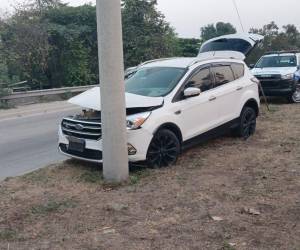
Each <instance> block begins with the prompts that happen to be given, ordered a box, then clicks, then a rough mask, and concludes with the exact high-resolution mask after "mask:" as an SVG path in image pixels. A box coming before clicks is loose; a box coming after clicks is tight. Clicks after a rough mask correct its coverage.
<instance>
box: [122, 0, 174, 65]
mask: <svg viewBox="0 0 300 250" xmlns="http://www.w3.org/2000/svg"><path fill="white" fill-rule="evenodd" d="M156 5H157V1H156V0H124V1H123V2H122V6H123V7H122V20H123V42H124V57H125V66H126V67H129V66H135V65H137V64H139V63H141V62H144V61H147V60H151V59H154V58H161V57H169V56H173V55H174V54H175V53H176V49H177V41H176V34H175V32H174V29H173V28H172V27H171V26H170V25H169V23H167V22H166V21H165V18H164V15H163V14H162V13H160V12H159V11H157V9H156Z"/></svg>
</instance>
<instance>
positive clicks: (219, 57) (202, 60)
mask: <svg viewBox="0 0 300 250" xmlns="http://www.w3.org/2000/svg"><path fill="white" fill-rule="evenodd" d="M211 59H237V58H235V57H222V56H212V57H207V58H199V59H195V60H194V61H192V62H191V63H190V64H189V65H188V66H187V68H189V67H192V66H193V65H195V64H197V63H199V62H204V61H208V60H211Z"/></svg>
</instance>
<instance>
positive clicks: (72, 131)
mask: <svg viewBox="0 0 300 250" xmlns="http://www.w3.org/2000/svg"><path fill="white" fill-rule="evenodd" d="M61 128H62V132H63V133H64V134H65V135H68V136H74V137H77V138H81V139H90V140H99V139H101V136H102V129H101V123H100V122H87V121H80V120H74V119H71V118H64V119H63V121H62V123H61Z"/></svg>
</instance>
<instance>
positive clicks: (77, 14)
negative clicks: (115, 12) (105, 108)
mask: <svg viewBox="0 0 300 250" xmlns="http://www.w3.org/2000/svg"><path fill="white" fill-rule="evenodd" d="M42 22H45V23H48V34H49V43H50V47H51V49H50V52H49V59H48V71H47V75H48V78H49V82H50V84H51V86H52V87H61V86H76V85H87V84H95V83H97V81H98V73H97V72H98V59H97V27H96V9H95V7H94V6H90V5H83V6H79V7H70V6H62V7H60V8H55V9H50V10H48V11H47V12H45V14H44V17H43V19H42Z"/></svg>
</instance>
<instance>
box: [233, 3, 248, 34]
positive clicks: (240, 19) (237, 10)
mask: <svg viewBox="0 0 300 250" xmlns="http://www.w3.org/2000/svg"><path fill="white" fill-rule="evenodd" d="M232 2H233V5H234V7H235V10H236V13H237V15H238V18H239V21H240V25H241V27H242V31H243V32H245V30H244V26H243V22H242V18H241V16H240V13H239V9H238V7H237V4H236V2H235V0H232Z"/></svg>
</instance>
